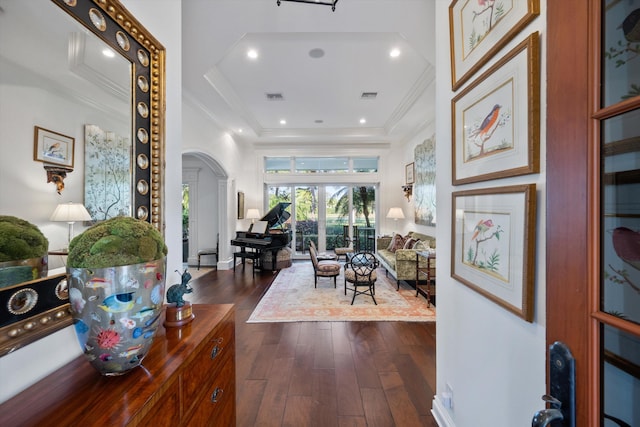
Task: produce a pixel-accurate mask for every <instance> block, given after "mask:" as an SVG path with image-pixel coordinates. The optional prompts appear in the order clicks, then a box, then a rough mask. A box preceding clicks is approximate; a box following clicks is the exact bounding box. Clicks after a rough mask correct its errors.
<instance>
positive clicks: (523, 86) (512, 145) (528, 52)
mask: <svg viewBox="0 0 640 427" xmlns="http://www.w3.org/2000/svg"><path fill="white" fill-rule="evenodd" d="M451 115H452V126H453V128H452V141H451V143H452V148H451V150H452V155H453V167H452V175H453V184H454V185H459V184H466V183H470V182H479V181H486V180H490V179H496V178H504V177H509V176H517V175H526V174H530V173H537V172H539V170H540V48H539V35H538V33H537V32H536V33H533V34H531V35H530V36H529V37H528V38H527V39H526V40H524V41H523V42H522V43H520V44H519V45H518V46H516V47H515V48H514V49H513V50H511V51H510V52H509V53H507V54H506V55H505V56H504V57H503V58H502V59H500V61H498V62H497V63H496V64H494V65H493V66H492V67H491V68H489V69H488V70H487V71H486V72H485V73H483V74H482V75H481V76H480V77H478V79H476V80H475V81H474V82H472V83H471V84H470V85H469V86H467V87H466V88H465V89H464V90H463V91H461V92H460V93H459V94H458V95H456V96H455V97H454V98H453V99H452V101H451Z"/></svg>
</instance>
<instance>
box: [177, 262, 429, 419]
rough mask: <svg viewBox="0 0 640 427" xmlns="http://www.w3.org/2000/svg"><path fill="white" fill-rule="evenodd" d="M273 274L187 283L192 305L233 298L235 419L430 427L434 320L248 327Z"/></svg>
mask: <svg viewBox="0 0 640 427" xmlns="http://www.w3.org/2000/svg"><path fill="white" fill-rule="evenodd" d="M192 269H193V270H194V272H195V268H192ZM274 277H275V276H274V275H271V274H270V273H268V272H262V273H259V274H257V275H256V278H255V280H254V279H252V277H251V270H250V269H246V270H245V271H244V272H243V271H242V269H238V270H237V271H236V273H235V276H234V273H233V271H231V270H221V271H217V270H213V271H211V272H210V273H206V274H204V275H203V276H201V277H200V278H198V279H196V280H192V281H191V286H192V287H193V293H192V294H190V295H189V297H188V298H187V299H188V300H189V301H191V302H192V303H194V304H198V303H207V304H211V303H221V304H222V303H234V304H236V363H237V366H236V402H237V425H238V426H247V427H248V426H295V427H301V426H326V427H335V426H399V427H400V426H401V427H413V426H426V427H436V426H437V424H436V423H435V420H434V419H433V417H432V415H431V413H430V410H431V400H432V398H433V396H434V394H435V389H436V385H435V378H436V369H435V345H436V340H435V323H428V324H427V323H416V322H348V323H347V322H297V323H270V324H268V323H262V324H255V323H254V324H247V323H246V320H247V319H248V318H249V316H250V315H251V313H252V311H253V309H254V307H255V306H256V304H257V303H258V301H259V300H260V298H261V296H262V295H263V293H264V292H265V291H266V289H267V288H268V286H269V285H270V283H271V282H272V280H273V278H274Z"/></svg>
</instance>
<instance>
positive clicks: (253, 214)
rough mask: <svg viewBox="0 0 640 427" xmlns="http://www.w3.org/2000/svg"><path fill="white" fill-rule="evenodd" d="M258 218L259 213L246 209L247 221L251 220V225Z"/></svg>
mask: <svg viewBox="0 0 640 427" xmlns="http://www.w3.org/2000/svg"><path fill="white" fill-rule="evenodd" d="M259 218H260V211H259V210H258V209H253V208H250V209H247V219H250V220H251V224H253V223H254V222H256V219H259Z"/></svg>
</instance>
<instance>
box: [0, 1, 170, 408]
mask: <svg viewBox="0 0 640 427" xmlns="http://www.w3.org/2000/svg"><path fill="white" fill-rule="evenodd" d="M122 3H123V4H124V5H125V6H126V7H127V8H128V9H129V10H130V11H131V12H132V13H133V14H134V16H136V17H137V18H138V20H139V21H140V22H141V23H142V24H143V25H144V26H145V27H146V28H147V29H148V30H149V31H150V32H151V33H152V34H153V35H154V36H155V37H156V39H158V40H159V41H160V43H162V44H163V45H164V47H165V48H166V49H167V52H168V55H167V66H166V77H167V82H166V89H167V90H166V96H167V98H166V105H167V111H166V130H167V131H166V168H165V206H164V219H165V224H166V229H165V240H166V243H167V246H168V247H169V255H168V260H167V272H170V273H169V274H168V277H167V283H168V284H170V283H176V282H179V279H180V276H179V275H178V274H177V273H175V272H174V270H176V269H177V270H180V268H181V267H182V216H181V186H182V172H181V168H182V164H181V156H180V152H181V137H180V132H181V127H182V115H181V88H182V82H181V52H182V50H181V19H180V15H181V4H180V1H179V0H124V1H122ZM2 93H3V94H4V91H3V92H2ZM39 97H40V95H37V94H36V95H35V98H30V99H25V103H24V104H20V105H19V106H17V107H16V108H22V110H23V111H24V113H25V114H18V113H16V114H15V115H13V116H11V117H13V118H12V119H11V121H9V122H8V123H0V129H2V134H1V135H2V138H0V143H1V144H2V147H3V148H5V150H8V151H7V152H12V153H13V154H14V155H19V156H20V157H21V158H24V159H29V160H27V161H25V162H21V163H20V164H19V165H14V166H11V165H9V166H6V165H5V162H4V161H3V163H2V164H0V166H2V167H0V174H1V175H0V178H1V183H2V185H0V188H2V191H3V192H2V197H1V198H0V213H2V214H5V213H7V214H9V212H15V214H14V213H11V214H13V215H16V216H20V215H22V214H25V216H26V214H27V213H31V214H34V215H36V220H35V223H36V225H39V226H40V225H41V224H44V223H47V222H48V217H49V215H51V212H53V209H54V208H55V205H56V203H59V198H58V197H59V196H58V195H57V194H56V193H55V192H54V191H53V185H52V184H46V175H45V173H44V170H43V169H42V166H41V165H39V164H38V163H36V162H33V161H31V159H32V158H33V152H32V150H33V145H32V144H31V141H33V124H34V122H33V121H34V120H35V123H42V126H43V127H47V126H48V125H49V126H50V127H48V128H49V129H52V130H54V129H55V130H58V131H60V132H61V133H69V134H71V135H75V136H76V138H78V139H77V140H76V141H82V140H83V133H82V132H84V131H82V132H80V130H79V127H78V126H76V127H74V126H72V125H69V124H68V122H67V119H68V118H70V117H73V114H69V111H68V110H66V109H64V108H63V107H61V106H60V105H59V106H58V109H57V111H58V114H56V113H51V112H47V113H46V114H45V113H43V114H41V115H39V114H38V113H37V111H38V110H37V108H38V107H37V106H38V105H39V101H38V98H39ZM23 107H24V108H23ZM33 109H35V113H34V112H33ZM0 117H1V118H2V120H5V118H6V117H7V116H6V115H5V111H4V110H3V111H2V114H1V115H0ZM73 118H74V122H76V121H77V120H78V119H77V117H73ZM86 119H87V120H89V122H92V121H93V120H91V119H90V118H86ZM83 120H84V118H83ZM81 123H85V122H81ZM8 129H13V130H14V132H15V133H14V134H13V135H15V137H13V138H5V137H4V136H5V132H7V130H8ZM24 141H28V143H25V142H24ZM7 147H9V148H7ZM76 155H78V151H76ZM5 157H6V156H0V161H2V160H3V159H4V158H5ZM5 166H6V168H5ZM7 168H8V169H7ZM78 176H79V174H78V173H75V175H74V174H73V173H72V174H70V175H69V178H67V180H65V182H66V183H67V188H68V190H69V191H68V192H67V189H65V192H64V193H63V195H64V196H65V200H64V201H71V200H81V199H82V198H81V194H82V193H81V191H82V190H81V189H82V188H83V186H82V183H81V181H78ZM15 181H18V182H20V183H21V184H22V185H27V186H28V187H29V191H30V192H31V193H30V194H29V203H30V206H31V207H30V208H28V209H27V208H24V207H21V204H20V203H18V202H19V201H20V200H22V197H23V196H24V195H25V194H24V193H22V192H16V191H15V190H13V188H15V187H11V186H10V185H9V184H12V183H14V182H15ZM78 188H79V189H80V192H79V193H77V190H76V189H78ZM25 193H26V192H25ZM76 194H77V198H69V199H66V197H76ZM33 200H36V202H34V201H33ZM11 202H13V203H11ZM34 203H36V204H37V206H36V207H35V208H34V207H33V204H34ZM50 227H53V226H52V225H50V223H48V224H46V225H44V226H43V231H44V232H45V235H47V236H48V235H49V234H48V232H49V231H50ZM66 232H67V229H66V224H64V236H65V237H64V238H65V239H66ZM58 233H59V231H58ZM80 354H81V352H80V346H79V345H78V341H77V340H76V338H75V333H74V331H73V327H68V328H65V329H63V330H61V331H58V332H56V333H55V334H52V335H49V336H48V337H46V338H43V339H41V340H39V341H36V342H35V343H32V344H30V345H28V346H26V347H24V348H22V349H20V350H17V351H15V352H13V353H11V354H9V355H6V356H4V357H1V358H0V378H2V386H1V387H0V402H3V401H5V400H6V399H8V398H10V397H11V396H13V395H15V394H17V393H18V392H20V391H22V390H23V389H24V388H26V387H28V386H29V385H31V384H33V383H34V382H36V381H38V380H39V379H41V378H43V377H45V376H47V375H48V374H50V373H51V372H53V371H55V370H56V369H57V368H58V367H60V366H62V365H64V364H65V363H68V362H69V361H70V360H72V359H73V358H75V357H77V356H79V355H80Z"/></svg>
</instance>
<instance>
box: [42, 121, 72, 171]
mask: <svg viewBox="0 0 640 427" xmlns="http://www.w3.org/2000/svg"><path fill="white" fill-rule="evenodd" d="M33 139H34V142H33V160H35V161H38V162H44V163H49V164H52V165H60V166H66V167H68V168H71V169H73V150H74V148H75V139H74V138H72V137H70V136H66V135H63V134H61V133H58V132H54V131H51V130H47V129H44V128H41V127H38V126H35V129H34V138H33Z"/></svg>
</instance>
